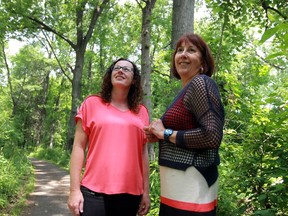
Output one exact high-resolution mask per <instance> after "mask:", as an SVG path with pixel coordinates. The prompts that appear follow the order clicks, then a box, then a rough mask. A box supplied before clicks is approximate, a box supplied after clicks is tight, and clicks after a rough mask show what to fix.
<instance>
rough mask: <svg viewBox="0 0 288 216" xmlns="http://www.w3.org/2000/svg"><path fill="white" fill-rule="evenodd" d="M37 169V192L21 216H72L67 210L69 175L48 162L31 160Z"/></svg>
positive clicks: (30, 197) (29, 198)
mask: <svg viewBox="0 0 288 216" xmlns="http://www.w3.org/2000/svg"><path fill="white" fill-rule="evenodd" d="M31 161H32V163H33V165H34V168H35V178H36V182H35V191H34V192H32V193H31V194H30V195H29V196H28V207H27V208H26V209H25V210H24V212H23V213H22V214H21V216H45V215H47V216H71V214H70V213H69V210H68V208H67V204H66V203H67V198H68V193H69V183H70V179H69V173H68V172H67V171H66V170H63V169H61V168H59V167H57V166H55V165H54V164H51V163H49V162H46V161H42V160H37V159H33V158H32V159H31Z"/></svg>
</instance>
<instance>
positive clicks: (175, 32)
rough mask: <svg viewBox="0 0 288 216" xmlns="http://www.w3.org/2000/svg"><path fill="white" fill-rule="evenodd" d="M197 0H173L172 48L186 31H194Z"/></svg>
mask: <svg viewBox="0 0 288 216" xmlns="http://www.w3.org/2000/svg"><path fill="white" fill-rule="evenodd" d="M194 6H195V0H181V1H173V12H172V49H174V48H175V46H176V42H177V40H178V39H179V37H180V36H181V35H182V34H184V33H186V32H194Z"/></svg>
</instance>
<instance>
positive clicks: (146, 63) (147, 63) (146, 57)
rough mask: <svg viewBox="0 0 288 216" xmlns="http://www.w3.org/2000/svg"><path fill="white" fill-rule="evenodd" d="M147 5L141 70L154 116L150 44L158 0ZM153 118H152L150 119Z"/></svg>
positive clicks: (143, 18) (145, 96) (148, 105)
mask: <svg viewBox="0 0 288 216" xmlns="http://www.w3.org/2000/svg"><path fill="white" fill-rule="evenodd" d="M144 2H145V6H144V7H141V5H140V4H139V5H140V7H141V9H142V32H141V71H142V86H143V91H144V101H143V103H144V104H145V106H146V107H147V109H148V112H149V116H150V118H151V116H152V107H151V84H150V75H151V57H150V46H151V15H152V10H153V8H154V6H155V2H156V0H147V1H144ZM150 120H151V119H150ZM148 150H149V156H150V159H151V160H154V159H155V153H154V148H153V145H151V144H149V146H148Z"/></svg>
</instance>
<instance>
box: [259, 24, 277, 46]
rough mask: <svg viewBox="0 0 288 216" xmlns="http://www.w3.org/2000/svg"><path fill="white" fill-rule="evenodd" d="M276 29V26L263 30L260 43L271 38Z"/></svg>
mask: <svg viewBox="0 0 288 216" xmlns="http://www.w3.org/2000/svg"><path fill="white" fill-rule="evenodd" d="M277 31H278V27H275V28H271V29H267V30H266V31H265V32H264V34H263V35H262V38H261V40H260V44H263V43H264V42H265V41H267V40H268V39H269V38H271V37H272V36H273V35H274V34H275V33H276V32H277Z"/></svg>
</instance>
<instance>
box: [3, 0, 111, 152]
mask: <svg viewBox="0 0 288 216" xmlns="http://www.w3.org/2000/svg"><path fill="white" fill-rule="evenodd" d="M108 3H109V0H103V1H96V0H91V1H89V0H83V1H77V3H76V4H75V3H74V1H70V2H67V1H65V3H62V2H59V1H49V2H43V4H39V3H38V2H35V3H33V2H31V1H28V0H25V1H21V4H19V3H18V1H3V4H4V7H5V10H6V11H7V12H8V13H7V17H8V16H11V17H12V18H10V19H9V20H10V21H11V22H10V23H9V25H10V26H12V28H13V29H10V31H16V30H18V31H19V30H20V31H21V30H26V33H27V35H31V34H36V32H38V30H39V29H42V30H44V31H47V32H52V33H53V34H55V35H57V37H58V38H59V39H61V40H64V41H65V42H66V43H67V44H69V46H70V47H71V49H72V50H73V51H74V52H75V63H74V66H73V67H70V68H71V72H72V78H71V79H69V80H70V81H71V84H72V92H71V97H72V102H71V113H70V120H69V126H68V134H67V148H68V149H71V147H72V144H73V140H74V129H75V121H74V116H75V115H76V112H77V107H78V105H79V103H80V101H81V85H82V71H83V66H84V58H85V51H86V47H87V44H88V42H89V40H90V39H91V37H92V34H93V31H94V28H95V25H96V22H97V20H98V18H99V16H100V15H101V13H102V12H103V10H104V8H105V7H106V6H107V5H108ZM74 12H75V13H74ZM19 20H20V23H21V24H20V25H19ZM71 20H74V21H75V23H73V22H71ZM19 27H21V28H22V29H19ZM74 34H75V35H76V38H74ZM69 37H70V38H69ZM68 64H69V63H68ZM68 77H69V76H68Z"/></svg>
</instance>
